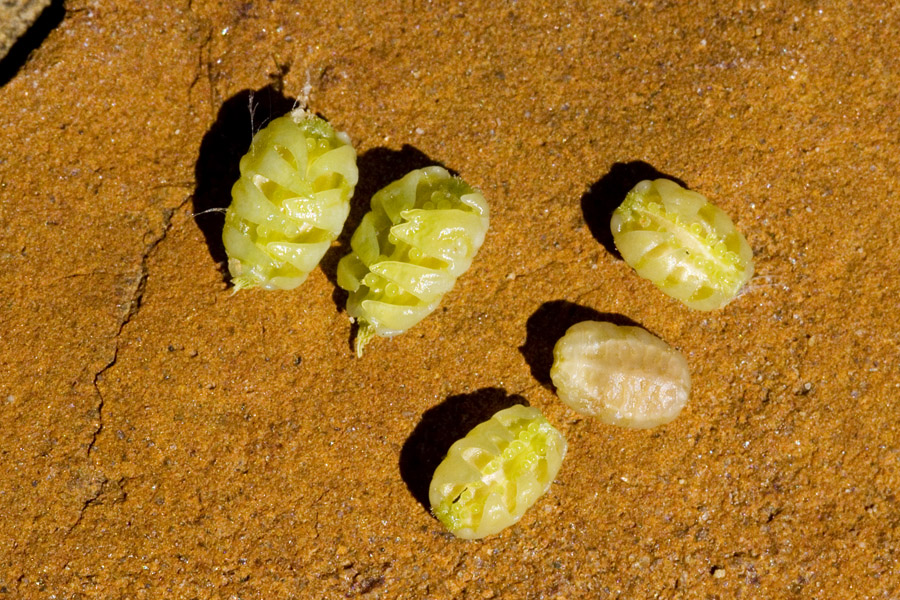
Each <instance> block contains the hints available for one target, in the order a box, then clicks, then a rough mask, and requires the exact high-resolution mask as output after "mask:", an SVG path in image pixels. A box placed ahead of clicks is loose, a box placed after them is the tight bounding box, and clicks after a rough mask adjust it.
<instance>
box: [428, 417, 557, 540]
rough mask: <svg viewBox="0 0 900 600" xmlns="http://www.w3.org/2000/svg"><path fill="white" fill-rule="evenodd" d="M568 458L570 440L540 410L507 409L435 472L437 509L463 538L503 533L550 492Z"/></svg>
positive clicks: (431, 495) (443, 520)
mask: <svg viewBox="0 0 900 600" xmlns="http://www.w3.org/2000/svg"><path fill="white" fill-rule="evenodd" d="M565 455H566V440H565V438H563V436H562V434H561V433H560V432H559V431H557V430H556V429H555V428H554V427H553V426H552V425H550V423H548V422H547V420H546V419H545V418H544V416H543V415H542V414H541V413H540V411H539V410H537V409H536V408H529V407H525V406H522V405H520V404H517V405H515V406H512V407H510V408H506V409H504V410H501V411H500V412H498V413H497V414H495V415H494V416H493V417H491V418H490V419H489V420H487V421H485V422H484V423H481V424H480V425H477V426H476V427H475V428H474V429H472V431H470V432H469V434H468V435H466V437H464V438H463V439H461V440H458V441H457V442H456V443H454V444H453V445H452V446H451V447H450V450H449V451H448V452H447V457H446V458H445V459H444V461H443V462H442V463H441V464H440V465H438V468H437V469H435V471H434V477H433V479H432V481H431V487H430V489H429V498H430V500H431V510H432V512H434V515H435V516H436V517H437V518H438V519H439V520H440V521H441V523H443V524H444V526H445V527H447V529H448V530H449V531H450V532H451V533H452V534H453V535H455V536H457V537H460V538H465V539H477V538H483V537H485V536H488V535H492V534H495V533H498V532H500V531H502V530H503V529H505V528H507V527H509V526H510V525H512V524H514V523H516V522H517V521H518V520H519V519H521V518H522V515H524V514H525V511H526V510H528V509H529V508H530V507H531V505H533V504H534V503H535V502H536V501H537V499H538V498H540V497H541V496H542V495H543V494H544V492H546V491H547V488H549V487H550V484H551V483H552V482H553V479H554V478H555V477H556V474H557V473H558V472H559V468H560V466H561V465H562V460H563V458H564V457H565Z"/></svg>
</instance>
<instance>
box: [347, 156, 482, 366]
mask: <svg viewBox="0 0 900 600" xmlns="http://www.w3.org/2000/svg"><path fill="white" fill-rule="evenodd" d="M489 218H490V217H489V210H488V205H487V202H486V201H485V199H484V196H482V195H481V192H479V191H478V190H475V189H473V188H472V187H470V186H469V185H468V184H466V182H464V181H463V180H462V179H460V178H459V177H453V176H451V175H450V173H448V172H447V170H446V169H444V168H442V167H437V166H434V167H426V168H424V169H419V170H416V171H412V172H410V173H408V174H407V175H406V176H404V177H403V178H402V179H400V180H398V181H395V182H393V183H391V184H389V185H388V186H387V187H385V188H383V189H381V190H380V191H378V192H377V193H376V194H375V195H374V196H372V210H371V211H369V212H368V213H366V215H365V216H364V217H363V219H362V222H361V223H360V224H359V227H358V228H357V230H356V232H354V234H353V238H352V239H351V240H350V246H351V248H352V252H351V253H350V254H348V255H347V256H345V257H344V258H342V259H341V261H340V263H338V268H337V281H338V285H339V286H340V287H342V288H343V289H345V290H347V291H348V292H350V296H349V298H348V299H347V313H348V314H349V315H350V316H351V317H352V318H354V319H356V320H357V322H358V323H359V331H358V333H357V336H356V353H357V355H358V356H362V352H363V347H364V346H365V345H366V344H367V343H368V342H369V340H371V339H372V337H373V336H375V335H378V336H381V337H391V336H394V335H397V334H399V333H403V332H404V331H406V330H407V329H409V328H410V327H412V326H413V325H415V324H416V323H418V322H419V321H421V320H422V319H424V318H425V317H426V316H428V315H429V314H430V313H431V312H432V311H433V310H434V309H435V308H437V306H438V304H439V303H440V301H441V298H442V297H443V296H444V294H446V293H447V292H448V291H450V289H452V288H453V284H454V283H456V279H457V278H458V277H459V276H460V275H462V273H464V272H465V271H466V269H468V268H469V265H470V264H472V258H474V256H475V253H476V252H478V249H479V248H480V247H481V244H482V242H483V241H484V236H485V234H486V233H487V229H488V222H489Z"/></svg>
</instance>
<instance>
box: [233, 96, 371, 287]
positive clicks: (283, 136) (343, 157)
mask: <svg viewBox="0 0 900 600" xmlns="http://www.w3.org/2000/svg"><path fill="white" fill-rule="evenodd" d="M240 169H241V176H240V179H238V181H237V183H235V184H234V187H233V188H232V190H231V197H232V201H231V206H229V207H228V211H227V212H226V213H225V229H224V230H223V232H222V240H223V242H224V244H225V250H226V252H227V253H228V270H229V271H230V272H231V281H232V283H233V284H234V289H235V291H237V290H240V289H243V288H250V287H261V288H263V289H267V290H273V289H282V290H289V289H293V288H295V287H297V286H298V285H300V284H301V283H303V282H304V281H305V280H306V277H307V275H309V272H310V271H312V270H313V269H314V268H315V267H316V265H318V264H319V261H320V260H322V256H324V254H325V252H326V251H327V250H328V248H329V247H330V246H331V243H332V242H333V241H334V240H335V239H336V238H337V236H338V235H340V233H341V229H342V228H343V226H344V221H345V220H346V219H347V215H348V214H349V212H350V197H351V196H352V195H353V189H354V187H355V186H356V180H357V178H358V171H357V168H356V151H355V150H354V149H353V146H352V145H351V144H350V138H349V137H348V136H347V134H345V133H343V132H337V131H335V130H334V129H333V128H332V127H331V125H329V124H328V123H327V122H325V121H324V120H323V119H320V118H319V117H317V116H315V115H314V114H312V113H309V112H307V111H305V110H303V109H297V110H294V111H293V112H292V113H290V114H288V115H284V116H283V117H279V118H277V119H275V120H273V121H272V122H270V123H269V124H268V125H267V126H266V127H265V128H263V129H261V130H260V131H259V132H258V133H257V134H256V135H254V136H253V141H252V142H251V143H250V150H249V151H248V152H247V154H245V155H244V156H243V158H241V163H240Z"/></svg>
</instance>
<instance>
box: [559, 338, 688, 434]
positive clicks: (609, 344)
mask: <svg viewBox="0 0 900 600" xmlns="http://www.w3.org/2000/svg"><path fill="white" fill-rule="evenodd" d="M553 357H554V360H553V367H552V368H551V369H550V378H551V379H552V380H553V385H555V386H556V390H557V393H558V394H559V397H560V399H561V400H562V401H563V402H565V403H566V404H567V405H568V406H569V407H570V408H571V409H572V410H574V411H575V412H577V413H580V414H583V415H588V416H593V417H597V418H598V419H600V420H601V421H603V422H604V423H608V424H610V425H619V426H622V427H630V428H634V429H646V428H649V427H655V426H657V425H662V424H664V423H668V422H670V421H671V420H673V419H674V418H675V417H677V416H678V414H679V413H680V412H681V409H682V408H684V405H685V404H686V403H687V401H688V397H689V396H690V392H691V375H690V371H689V370H688V365H687V361H686V360H685V359H684V356H682V354H681V353H680V352H678V351H677V350H675V349H674V348H672V347H671V346H669V345H668V344H667V343H665V342H664V341H662V340H661V339H659V338H658V337H656V336H655V335H653V334H652V333H650V332H648V331H646V330H644V329H641V328H640V327H628V326H621V325H615V324H613V323H607V322H600V321H584V322H582V323H578V324H576V325H573V326H572V327H570V328H569V330H568V331H567V332H566V334H565V335H564V336H563V337H562V338H560V340H559V341H558V342H557V343H556V347H555V348H554V349H553Z"/></svg>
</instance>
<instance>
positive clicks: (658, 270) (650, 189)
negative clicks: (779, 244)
mask: <svg viewBox="0 0 900 600" xmlns="http://www.w3.org/2000/svg"><path fill="white" fill-rule="evenodd" d="M610 227H611V228H612V234H613V240H614V241H615V243H616V248H618V250H619V252H620V253H621V254H622V258H623V259H625V262H626V263H628V264H629V265H630V266H631V267H632V268H633V269H634V270H635V271H637V273H638V275H640V276H641V277H644V278H646V279H649V280H650V281H651V282H653V283H654V284H655V285H656V287H658V288H659V289H661V290H662V291H663V292H665V293H666V294H668V295H669V296H671V297H673V298H675V299H676V300H680V301H681V302H682V303H684V304H685V305H687V306H688V307H690V308H693V309H696V310H713V309H716V308H722V307H723V306H725V305H726V304H728V303H729V302H731V301H732V300H733V299H734V298H735V296H737V293H738V291H740V289H741V287H743V285H744V284H745V283H747V281H748V280H749V279H750V277H752V276H753V251H752V250H751V249H750V245H749V244H747V240H746V239H744V236H743V235H741V232H740V231H738V230H737V228H736V227H735V226H734V223H733V222H732V221H731V219H730V218H729V217H728V215H727V214H725V212H724V211H723V210H721V209H720V208H718V207H716V206H715V205H713V204H712V203H711V202H709V201H708V200H707V199H706V198H705V197H703V196H702V195H700V194H698V193H697V192H692V191H690V190H686V189H684V188H683V187H681V186H680V185H678V184H677V183H675V182H674V181H669V180H668V179H657V180H655V181H642V182H640V183H638V184H637V185H636V186H635V187H634V189H633V190H631V191H630V192H628V195H627V196H626V197H625V201H624V202H623V203H622V205H621V206H619V207H618V208H617V209H616V210H615V211H614V212H613V216H612V220H611V222H610Z"/></svg>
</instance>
